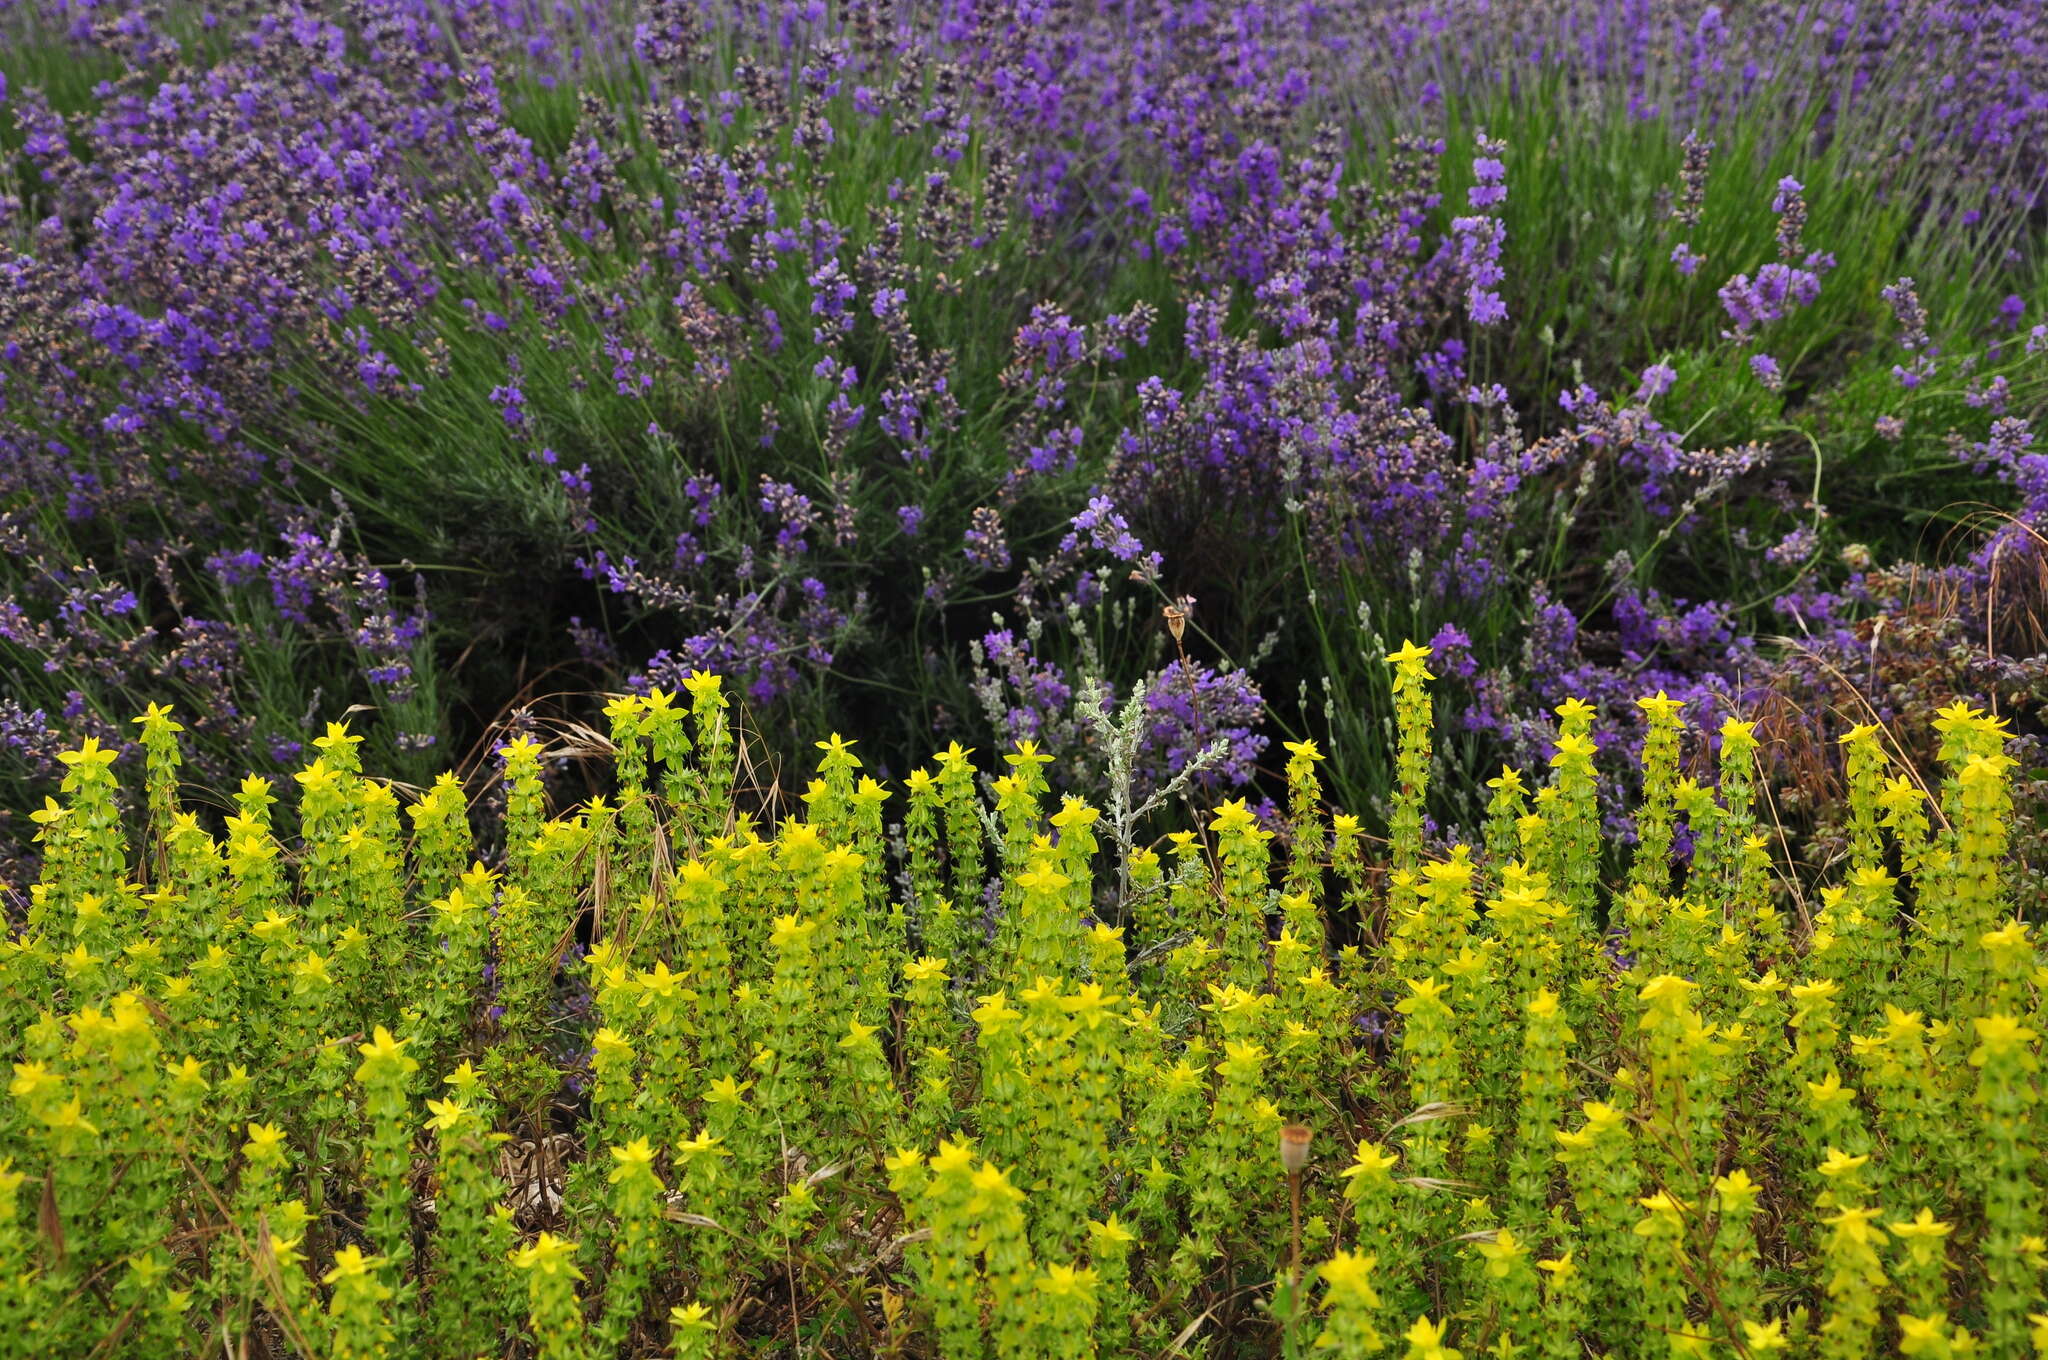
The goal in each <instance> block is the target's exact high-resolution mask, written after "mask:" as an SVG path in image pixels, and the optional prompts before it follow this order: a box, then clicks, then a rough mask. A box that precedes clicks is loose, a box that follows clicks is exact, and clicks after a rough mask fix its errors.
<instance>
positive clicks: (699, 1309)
mask: <svg viewBox="0 0 2048 1360" xmlns="http://www.w3.org/2000/svg"><path fill="white" fill-rule="evenodd" d="M713 678H714V679H715V678H716V677H713ZM668 1325H669V1326H670V1327H671V1328H673V1329H674V1330H676V1331H679V1332H708V1331H710V1330H711V1329H712V1328H714V1327H716V1326H717V1325H718V1319H717V1318H714V1317H713V1316H711V1310H710V1309H709V1308H707V1307H706V1306H705V1305H703V1304H701V1303H691V1304H681V1303H679V1304H676V1305H675V1306H674V1307H672V1308H670V1309H669V1310H668Z"/></svg>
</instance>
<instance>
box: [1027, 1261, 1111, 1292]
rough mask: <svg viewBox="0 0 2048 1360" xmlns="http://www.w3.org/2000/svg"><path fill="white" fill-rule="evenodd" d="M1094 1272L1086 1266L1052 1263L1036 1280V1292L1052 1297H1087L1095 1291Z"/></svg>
mask: <svg viewBox="0 0 2048 1360" xmlns="http://www.w3.org/2000/svg"><path fill="white" fill-rule="evenodd" d="M1096 1279H1097V1277H1096V1274H1095V1272H1094V1271H1092V1270H1089V1269H1087V1268H1086V1267H1081V1268H1076V1267H1074V1266H1066V1265H1052V1266H1047V1267H1046V1268H1045V1274H1044V1275H1043V1276H1041V1277H1040V1279H1039V1281H1038V1292H1039V1293H1040V1294H1050V1295H1051V1296H1052V1297H1054V1298H1068V1299H1087V1298H1089V1297H1091V1296H1092V1295H1093V1294H1094V1293H1095V1285H1096Z"/></svg>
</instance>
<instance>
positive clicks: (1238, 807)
mask: <svg viewBox="0 0 2048 1360" xmlns="http://www.w3.org/2000/svg"><path fill="white" fill-rule="evenodd" d="M1258 825H1259V819H1258V815H1257V814H1256V813H1254V812H1253V811H1252V810H1251V809H1250V808H1248V807H1246V806H1245V800H1244V799H1242V798H1233V799H1231V800H1230V801H1229V802H1227V803H1225V804H1224V805H1223V806H1222V807H1219V808H1217V809H1216V820H1215V821H1213V822H1211V823H1210V824H1209V829H1210V830H1212V831H1214V832H1215V833H1216V834H1217V835H1219V836H1231V835H1241V834H1243V833H1244V832H1247V831H1251V830H1255V829H1256V828H1257V827H1258Z"/></svg>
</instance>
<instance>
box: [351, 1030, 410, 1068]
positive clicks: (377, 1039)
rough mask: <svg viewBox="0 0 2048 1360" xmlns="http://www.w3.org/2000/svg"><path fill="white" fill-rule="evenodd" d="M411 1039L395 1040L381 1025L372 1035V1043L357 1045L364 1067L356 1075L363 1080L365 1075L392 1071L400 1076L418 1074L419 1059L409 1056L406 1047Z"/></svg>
mask: <svg viewBox="0 0 2048 1360" xmlns="http://www.w3.org/2000/svg"><path fill="white" fill-rule="evenodd" d="M411 1042H412V1040H410V1039H399V1038H394V1037H393V1036H392V1033H391V1031H390V1030H388V1029H386V1028H384V1026H382V1025H379V1026H377V1027H376V1028H375V1029H374V1030H372V1031H371V1033H370V1042H369V1043H367V1044H357V1045H356V1052H358V1053H360V1054H362V1055H363V1065H362V1067H361V1069H359V1070H358V1071H357V1073H356V1076H357V1079H358V1080H361V1079H362V1078H363V1075H364V1074H365V1073H373V1072H383V1071H390V1072H394V1073H396V1074H399V1075H404V1074H406V1073H411V1072H417V1071H418V1070H419V1066H420V1064H419V1059H417V1058H414V1057H411V1056H409V1055H408V1054H407V1053H406V1051H405V1046H406V1045H407V1044H409V1043H411Z"/></svg>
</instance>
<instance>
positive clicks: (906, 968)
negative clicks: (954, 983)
mask: <svg viewBox="0 0 2048 1360" xmlns="http://www.w3.org/2000/svg"><path fill="white" fill-rule="evenodd" d="M951 977H952V975H951V974H950V973H948V972H947V971H946V961H945V960H944V959H940V958H934V957H932V956H931V955H929V954H926V955H925V956H924V957H922V958H917V959H912V960H911V961H910V962H909V963H906V964H904V965H903V980H904V981H905V982H946V981H950V980H951Z"/></svg>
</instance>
